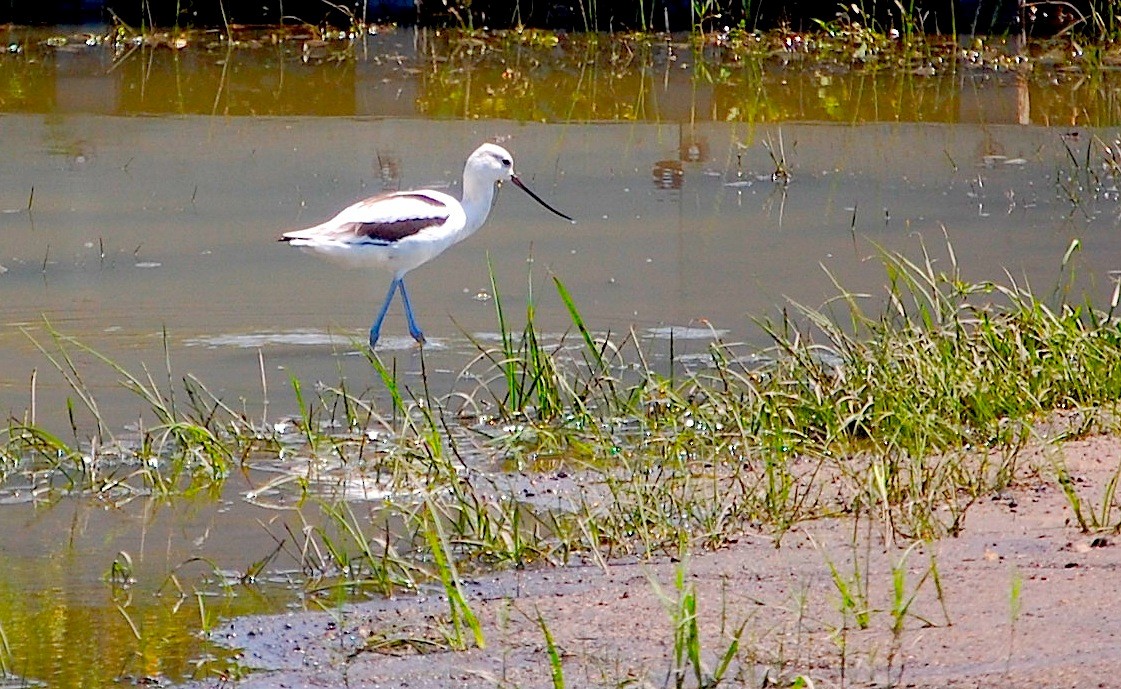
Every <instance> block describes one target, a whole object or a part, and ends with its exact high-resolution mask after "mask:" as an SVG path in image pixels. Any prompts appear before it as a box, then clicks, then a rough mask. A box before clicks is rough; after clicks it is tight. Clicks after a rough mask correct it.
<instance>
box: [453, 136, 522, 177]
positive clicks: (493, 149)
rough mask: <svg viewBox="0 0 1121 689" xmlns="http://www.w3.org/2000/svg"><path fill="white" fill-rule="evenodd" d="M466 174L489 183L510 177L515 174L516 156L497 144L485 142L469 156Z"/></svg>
mask: <svg viewBox="0 0 1121 689" xmlns="http://www.w3.org/2000/svg"><path fill="white" fill-rule="evenodd" d="M464 176H468V177H474V178H476V179H478V180H479V181H480V182H483V181H485V182H486V183H488V184H494V183H495V182H501V181H503V180H507V179H510V178H511V177H513V176H514V156H512V155H510V152H509V151H507V150H506V149H505V148H502V147H501V146H498V145H496V144H483V145H482V146H479V147H478V148H476V149H475V152H474V153H472V154H471V156H470V157H469V158H467V169H466V170H465V171H464Z"/></svg>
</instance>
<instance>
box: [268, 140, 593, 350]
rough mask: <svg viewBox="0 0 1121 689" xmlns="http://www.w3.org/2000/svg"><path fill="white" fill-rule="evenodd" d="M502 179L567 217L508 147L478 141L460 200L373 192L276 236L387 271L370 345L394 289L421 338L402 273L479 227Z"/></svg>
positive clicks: (424, 193) (423, 193)
mask: <svg viewBox="0 0 1121 689" xmlns="http://www.w3.org/2000/svg"><path fill="white" fill-rule="evenodd" d="M505 180H510V181H511V182H513V183H514V184H515V185H516V186H517V187H518V188H520V189H521V190H522V191H524V192H525V193H527V194H529V195H530V197H531V198H533V200H534V201H537V203H540V204H541V205H542V206H544V207H545V208H547V209H549V210H550V211H552V212H553V213H556V214H557V215H559V216H560V217H562V218H564V219H565V220H568V221H569V222H573V220H572V218H570V217H568V216H567V215H565V214H564V213H561V212H560V211H558V210H557V209H555V208H553V207H552V206H550V205H549V204H547V203H545V202H544V201H543V200H542V199H541V197H539V196H538V195H537V194H534V193H533V192H532V191H530V190H529V187H527V186H526V185H525V184H523V183H522V181H521V180H520V179H518V176H517V175H515V174H514V159H513V158H512V157H511V156H510V152H509V151H507V150H506V149H504V148H502V147H501V146H496V145H495V144H483V145H482V146H479V147H478V148H477V149H475V152H474V153H472V154H471V155H470V157H468V158H467V164H466V165H465V166H464V168H463V198H462V199H460V200H456V199H454V198H452V197H451V196H449V195H447V194H445V193H443V192H439V191H434V190H432V189H418V190H416V191H398V192H394V193H392V194H385V195H383V196H375V197H373V198H369V199H366V200H365V201H359V202H358V203H356V204H354V205H353V206H350V207H348V208H345V209H343V211H342V212H340V213H339V214H338V215H336V216H335V217H333V218H331V219H330V220H328V221H327V222H325V223H323V224H321V225H316V226H315V227H309V228H307V229H306V230H296V231H294V232H285V233H284V234H283V235H281V237H280V241H282V242H288V243H289V244H291V245H292V246H298V247H302V248H304V249H308V250H310V251H312V252H315V253H317V254H322V255H323V256H325V257H327V258H330V259H335V260H338V261H340V262H342V263H344V264H346V265H349V266H353V267H374V268H382V269H385V270H388V271H390V272H391V273H392V274H393V281H392V282H391V283H390V284H389V293H388V294H386V295H385V303H383V304H382V305H381V309H380V310H379V311H378V315H377V317H375V318H374V325H373V326H372V327H371V328H370V347H371V348H373V347H374V346H376V345H377V342H378V336H379V335H380V334H381V324H382V321H384V320H385V314H386V312H387V311H389V304H390V303H391V302H392V301H393V295H394V293H395V292H396V291H397V290H398V289H400V290H401V301H402V302H403V303H404V305H405V318H406V319H408V322H409V334H410V335H412V336H413V339H414V340H416V341H417V342H418V343H419V344H424V333H422V332H421V330H420V327H419V326H417V324H416V318H415V317H414V316H413V307H412V305H411V304H409V293H408V292H407V291H406V290H405V273H408V272H409V271H410V270H412V269H413V268H416V267H418V266H421V265H424V264H425V263H427V262H428V261H431V260H432V259H434V258H436V257H437V256H439V255H440V254H441V253H443V252H444V250H445V249H447V248H448V247H450V246H451V245H453V244H456V243H457V242H461V241H463V240H464V239H466V238H468V237H470V236H471V235H472V234H474V233H475V231H476V230H478V229H479V228H480V227H482V226H483V223H484V222H486V220H487V215H488V214H489V213H490V207H491V204H492V203H493V202H494V189H495V185H496V184H498V183H499V182H502V181H505Z"/></svg>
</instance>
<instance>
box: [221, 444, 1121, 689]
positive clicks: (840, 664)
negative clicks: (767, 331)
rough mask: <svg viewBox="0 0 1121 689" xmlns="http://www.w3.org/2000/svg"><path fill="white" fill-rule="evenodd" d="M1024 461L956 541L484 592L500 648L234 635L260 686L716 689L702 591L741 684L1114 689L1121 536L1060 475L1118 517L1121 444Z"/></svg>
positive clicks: (263, 622)
mask: <svg viewBox="0 0 1121 689" xmlns="http://www.w3.org/2000/svg"><path fill="white" fill-rule="evenodd" d="M1024 459H1025V462H1024V464H1023V467H1024V471H1023V473H1022V475H1021V476H1020V477H1019V479H1018V480H1017V481H1016V482H1015V483H1014V485H1013V487H1011V488H1009V489H1008V490H1006V491H1003V492H1001V493H999V494H997V495H992V496H987V497H986V498H985V499H984V500H983V501H982V502H981V503H980V504H978V505H977V506H976V507H975V508H974V510H973V511H972V512H971V513H970V515H969V517H968V519H967V522H966V524H965V528H964V529H963V530H962V532H961V534H960V535H959V536H958V537H956V538H945V539H941V540H936V541H932V542H926V543H921V544H919V545H916V546H912V547H905V545H906V544H892V543H886V544H885V542H884V540H883V536H884V530H883V524H881V523H878V522H877V521H876V520H875V519H872V520H871V521H865V520H858V521H855V522H854V520H852V519H846V518H842V519H826V520H820V521H813V522H808V523H804V524H801V525H799V526H798V527H797V529H796V530H795V532H794V533H791V534H790V535H788V536H787V537H786V538H785V539H784V540H783V542H782V545H781V547H780V548H775V547H774V545H773V544H772V542H771V539H770V537H769V536H768V535H767V534H766V533H765V532H754V531H751V530H750V529H749V530H746V531H744V532H743V533H742V534H741V536H740V537H739V538H738V540H737V541H735V542H733V543H730V544H729V545H728V546H727V547H725V548H722V549H720V550H717V551H713V552H695V553H692V554H691V555H690V556H689V557H688V558H687V559H685V560H683V561H679V562H674V561H669V560H666V559H662V560H658V561H655V562H649V563H637V562H610V563H608V564H607V566H606V567H604V568H600V567H596V566H585V567H575V568H565V569H547V570H537V571H529V572H505V573H501V574H496V575H493V576H486V577H481V578H478V579H476V580H473V581H471V582H469V583H468V584H467V589H468V591H469V601H470V605H471V606H472V608H473V609H474V611H475V612H476V614H477V615H478V616H479V618H480V620H481V622H482V627H483V630H484V632H485V641H486V647H485V648H481V649H480V648H473V649H471V650H468V651H464V652H451V651H446V650H433V648H431V647H428V646H427V645H426V643H425V641H424V640H425V639H431V638H433V635H434V630H437V629H438V628H439V627H440V626H441V625H447V624H449V622H448V620H447V618H446V613H447V602H446V601H445V600H443V599H442V598H441V597H440V596H439V595H436V594H435V593H434V592H433V593H431V594H430V595H426V596H421V597H401V598H397V599H393V600H389V601H384V602H375V603H368V604H362V605H355V606H347V607H346V608H344V609H342V610H339V611H334V612H326V613H303V614H300V613H295V614H289V615H283V616H273V617H248V618H242V619H238V620H235V621H233V622H231V623H229V624H227V625H225V626H223V627H222V628H221V629H220V630H218V631H216V632H215V634H214V637H215V638H216V639H218V640H220V641H221V642H222V643H224V644H228V645H230V646H233V647H238V648H241V649H244V653H243V655H242V659H241V662H242V663H243V664H244V665H246V666H251V667H254V668H257V670H256V672H254V673H252V674H250V675H248V676H247V677H245V678H244V679H243V680H242V681H241V682H239V683H237V685H236V686H238V687H241V689H257V688H265V687H270V688H271V687H281V686H282V687H323V686H349V687H410V688H414V689H415V688H417V687H433V688H435V687H449V686H458V687H472V688H473V687H478V688H479V689H484V688H486V689H493V688H495V687H507V686H517V687H523V688H530V687H542V688H544V687H553V688H555V687H560V686H571V687H618V686H634V687H663V686H697V684H696V675H695V673H694V668H693V664H692V662H691V661H690V658H689V655H688V653H687V652H686V653H685V654H684V655H682V654H681V653H680V652H681V651H683V650H685V651H687V650H688V647H689V645H690V644H689V642H688V641H687V640H683V637H682V636H681V633H680V632H682V631H686V632H687V631H689V629H690V625H689V624H688V622H687V619H686V618H684V617H683V616H682V615H681V607H680V602H681V600H682V598H683V597H685V598H687V597H688V596H689V594H690V593H695V603H696V621H697V630H698V632H699V648H700V650H701V652H702V655H701V656H700V657H701V659H702V661H703V663H704V667H705V672H708V673H710V674H711V673H713V672H714V671H715V670H716V669H717V668H718V667H719V665H720V660H721V656H722V655H723V654H725V652H726V651H727V650H728V649H729V647H730V645H731V644H732V642H733V640H734V638H735V636H736V634H737V633H738V638H739V642H738V649H737V650H736V652H735V654H734V656H735V657H734V660H733V662H732V663H731V664H730V666H729V667H728V670H727V673H726V676H725V684H724V686H748V687H758V686H780V687H788V686H789V687H811V686H819V687H821V686H850V687H868V686H906V687H922V688H930V689H934V688H935V687H976V686H1019V687H1029V686H1030V687H1108V686H1114V684H1113V683H1112V682H1113V680H1114V679H1115V675H1114V673H1115V670H1116V667H1117V656H1116V648H1117V638H1118V636H1121V599H1118V598H1117V596H1115V595H1114V590H1115V588H1116V572H1117V569H1118V568H1119V567H1121V548H1118V546H1117V544H1116V537H1115V536H1114V534H1113V533H1112V532H1109V533H1083V532H1081V531H1079V529H1078V528H1077V519H1076V518H1075V516H1074V515H1073V514H1072V511H1071V504H1070V502H1069V501H1068V499H1067V497H1066V496H1065V495H1064V493H1063V490H1062V489H1061V488H1060V487H1059V486H1058V485H1056V484H1055V483H1053V482H1050V481H1047V480H1044V479H1041V478H1040V477H1041V476H1044V475H1047V474H1049V473H1050V472H1051V471H1052V470H1053V468H1054V467H1055V466H1056V465H1057V464H1061V465H1063V466H1065V468H1066V469H1067V470H1068V471H1069V472H1070V476H1071V477H1072V480H1074V481H1075V482H1076V483H1077V485H1078V490H1079V491H1081V493H1082V495H1083V497H1084V498H1085V499H1086V504H1087V505H1094V506H1095V509H1101V508H1102V506H1103V503H1102V502H1101V500H1102V499H1103V496H1106V498H1105V500H1106V501H1107V503H1108V504H1110V505H1111V504H1112V500H1111V498H1109V497H1108V496H1109V492H1108V485H1109V483H1110V481H1111V480H1113V479H1115V477H1116V474H1117V467H1118V462H1119V460H1121V436H1119V435H1097V436H1092V437H1086V438H1081V439H1076V440H1068V441H1066V442H1058V443H1055V444H1050V443H1038V444H1035V445H1034V446H1033V447H1031V448H1029V449H1028V450H1026V451H1025V455H1024ZM681 573H684V579H683V584H684V586H683V587H682V588H678V587H675V583H674V581H675V579H676V578H677V577H678V575H679V574H681ZM842 590H845V591H846V592H847V593H846V594H845V595H844V596H843V595H842ZM659 591H660V592H659ZM846 597H847V598H846ZM675 615H677V617H676V618H675ZM675 620H676V622H677V623H678V625H679V626H677V627H676V631H675ZM862 625H864V626H863V628H862ZM545 630H547V633H548V635H549V637H551V641H550V640H549V639H548V638H547V637H546V631H545ZM675 635H677V637H678V638H677V641H676V643H675ZM553 651H555V652H556V653H557V656H556V657H557V658H558V659H559V672H560V673H561V674H557V672H558V670H557V667H558V666H557V665H555V664H554V663H553V661H551V653H552V652H553ZM677 670H680V672H681V676H682V678H683V681H684V684H683V685H682V684H678V683H676V680H675V679H674V677H675V676H676V675H674V672H675V671H677ZM218 684H219V683H218V682H211V683H209V684H208V686H217V685H218ZM227 686H228V685H227Z"/></svg>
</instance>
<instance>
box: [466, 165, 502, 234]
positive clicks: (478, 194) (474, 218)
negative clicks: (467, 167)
mask: <svg viewBox="0 0 1121 689" xmlns="http://www.w3.org/2000/svg"><path fill="white" fill-rule="evenodd" d="M460 203H461V204H462V205H463V211H464V212H465V213H466V214H467V226H466V227H465V228H464V232H465V234H471V233H472V232H474V231H475V230H477V229H479V228H480V227H482V225H483V223H484V222H486V220H487V215H488V214H490V207H491V205H493V204H494V183H493V182H488V183H482V182H479V181H477V180H471V179H469V178H467V177H464V179H463V199H462V200H461V201H460Z"/></svg>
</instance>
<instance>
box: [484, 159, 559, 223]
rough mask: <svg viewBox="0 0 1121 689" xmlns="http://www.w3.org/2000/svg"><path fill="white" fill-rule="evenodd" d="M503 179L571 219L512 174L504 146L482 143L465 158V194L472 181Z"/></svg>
mask: <svg viewBox="0 0 1121 689" xmlns="http://www.w3.org/2000/svg"><path fill="white" fill-rule="evenodd" d="M505 180H510V181H511V182H513V183H514V184H515V185H516V186H517V187H518V188H519V189H521V190H522V191H524V192H525V193H527V194H529V195H530V197H531V198H532V199H533V200H534V201H536V202H537V203H540V204H541V205H542V206H544V207H545V208H548V209H549V210H550V211H552V212H553V213H556V214H557V215H559V216H560V217H562V218H564V219H565V220H568V221H569V222H571V221H572V218H570V217H568V216H567V215H565V214H564V213H561V212H560V211H558V210H557V209H556V208H553V207H552V206H550V205H549V204H547V203H545V202H544V201H542V200H541V197H540V196H538V195H537V194H534V193H533V192H532V191H530V190H529V187H527V186H526V185H525V184H523V183H522V181H521V180H520V179H518V176H517V175H515V174H514V156H512V155H510V152H509V151H507V150H506V149H505V148H502V147H501V146H499V145H497V144H483V145H482V146H479V147H478V148H476V149H475V152H474V153H472V154H471V155H470V156H469V157H468V158H467V165H466V167H465V168H464V170H463V183H464V192H465V194H466V192H467V186H468V185H469V184H472V183H473V182H482V183H483V184H486V185H488V186H493V185H494V184H495V183H496V182H503V181H505ZM488 203H489V201H488Z"/></svg>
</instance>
